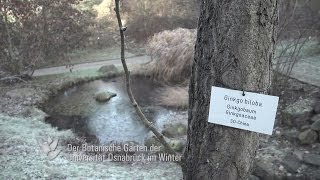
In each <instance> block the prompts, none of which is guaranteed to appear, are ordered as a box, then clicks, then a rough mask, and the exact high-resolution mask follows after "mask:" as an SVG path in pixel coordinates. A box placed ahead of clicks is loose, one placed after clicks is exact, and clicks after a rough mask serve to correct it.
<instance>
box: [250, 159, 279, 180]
mask: <svg viewBox="0 0 320 180" xmlns="http://www.w3.org/2000/svg"><path fill="white" fill-rule="evenodd" d="M276 172H277V169H275V166H274V164H273V163H271V162H268V161H265V160H263V159H259V160H257V161H255V162H254V171H253V174H254V175H255V176H257V177H259V178H260V179H266V180H267V179H272V180H280V179H282V177H280V176H279V175H277V174H276Z"/></svg>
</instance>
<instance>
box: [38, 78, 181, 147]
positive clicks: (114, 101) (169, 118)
mask: <svg viewBox="0 0 320 180" xmlns="http://www.w3.org/2000/svg"><path fill="white" fill-rule="evenodd" d="M131 82H132V91H133V94H134V95H135V97H136V100H137V102H138V103H139V105H140V106H141V107H142V110H143V112H144V113H145V114H146V116H147V118H148V119H149V120H150V121H152V122H153V123H154V124H155V126H156V127H157V128H158V129H159V130H161V129H162V128H163V127H164V126H165V125H166V124H169V123H173V122H177V121H186V112H185V111H178V110H175V109H170V108H167V107H162V106H159V105H157V104H156V103H155V102H156V98H157V96H158V93H159V91H158V90H159V89H160V88H161V87H162V85H161V84H159V83H156V82H153V81H151V80H150V79H148V78H144V77H136V76H134V77H132V78H131ZM103 91H108V92H112V93H116V94H117V96H115V97H113V98H111V99H110V100H109V101H108V102H104V103H100V102H97V101H96V100H95V98H94V97H95V94H96V93H98V92H103ZM44 110H45V111H46V112H47V113H48V114H49V115H50V117H48V118H47V119H46V122H48V123H50V124H52V126H54V127H58V129H60V130H61V129H72V130H73V131H74V132H75V133H76V134H77V135H78V136H81V137H84V138H86V140H87V141H88V142H93V143H99V144H110V143H124V142H135V143H138V144H143V143H144V140H145V138H146V137H148V136H150V135H151V132H149V130H148V129H146V128H145V126H144V125H143V124H142V123H141V122H140V119H139V117H138V116H137V115H136V112H135V109H134V108H133V106H132V105H131V103H130V100H129V98H128V95H127V92H126V88H125V80H124V78H123V77H116V78H112V79H104V80H96V81H92V82H89V83H85V84H83V85H79V86H75V87H72V88H70V89H67V90H64V91H61V92H60V93H59V94H58V95H57V96H55V97H53V98H52V99H50V100H49V102H48V103H47V104H46V106H45V109H44Z"/></svg>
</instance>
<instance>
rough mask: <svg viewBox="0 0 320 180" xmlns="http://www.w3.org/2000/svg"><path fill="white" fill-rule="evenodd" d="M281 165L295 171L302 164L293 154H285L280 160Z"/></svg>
mask: <svg viewBox="0 0 320 180" xmlns="http://www.w3.org/2000/svg"><path fill="white" fill-rule="evenodd" d="M282 164H283V166H284V167H285V168H286V170H288V171H289V172H291V173H297V172H298V169H299V168H300V166H301V165H302V163H301V161H300V160H299V158H298V157H297V156H296V155H295V154H287V155H286V156H285V157H284V158H283V160H282Z"/></svg>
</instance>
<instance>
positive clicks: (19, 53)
mask: <svg viewBox="0 0 320 180" xmlns="http://www.w3.org/2000/svg"><path fill="white" fill-rule="evenodd" d="M79 2H80V0H54V1H51V0H30V1H17V0H0V17H1V19H0V23H1V24H2V25H3V26H1V28H0V33H1V34H0V36H1V41H2V42H1V43H0V44H1V46H0V58H1V61H2V62H1V64H2V67H1V69H3V70H4V71H7V72H10V73H12V74H23V73H25V72H26V71H27V70H30V69H33V68H34V67H35V66H36V65H39V63H41V62H44V61H47V60H48V59H50V58H53V57H56V56H61V55H63V54H65V53H66V52H68V51H70V50H72V49H74V48H77V47H79V46H80V45H81V44H83V43H84V41H85V40H86V38H87V37H88V36H89V32H88V30H87V27H88V26H89V24H90V23H91V18H92V15H91V14H90V13H88V12H85V11H80V10H78V9H76V8H75V5H77V4H78V3H79Z"/></svg>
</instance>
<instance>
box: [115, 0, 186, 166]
mask: <svg viewBox="0 0 320 180" xmlns="http://www.w3.org/2000/svg"><path fill="white" fill-rule="evenodd" d="M119 1H120V0H115V4H116V7H115V9H114V10H115V12H116V15H117V20H118V25H119V32H120V37H121V62H122V66H123V69H124V72H125V78H126V88H127V93H128V96H129V98H130V101H131V103H132V105H133V107H134V108H135V110H136V112H137V114H138V116H139V117H140V120H141V121H142V123H143V124H144V125H145V126H146V127H147V128H148V129H150V130H151V131H152V132H153V133H154V134H155V136H156V137H157V139H158V140H159V141H160V143H161V144H162V145H163V146H164V147H165V148H166V150H167V151H168V152H169V153H171V154H174V155H177V152H175V151H174V150H173V149H172V148H171V146H170V145H169V144H168V143H167V142H166V140H165V139H164V136H163V135H162V134H161V133H160V132H159V131H158V130H157V129H156V127H155V126H154V125H153V123H152V122H150V121H149V120H148V119H147V118H146V116H145V115H144V114H143V112H142V111H141V108H140V106H139V105H138V103H137V101H136V100H135V98H134V95H133V93H132V90H131V84H130V72H129V70H128V66H127V64H126V60H125V56H124V31H125V30H126V27H123V26H122V22H121V16H120V6H119ZM179 164H180V165H183V164H184V162H183V161H181V162H179Z"/></svg>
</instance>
